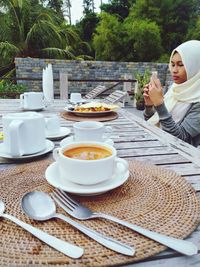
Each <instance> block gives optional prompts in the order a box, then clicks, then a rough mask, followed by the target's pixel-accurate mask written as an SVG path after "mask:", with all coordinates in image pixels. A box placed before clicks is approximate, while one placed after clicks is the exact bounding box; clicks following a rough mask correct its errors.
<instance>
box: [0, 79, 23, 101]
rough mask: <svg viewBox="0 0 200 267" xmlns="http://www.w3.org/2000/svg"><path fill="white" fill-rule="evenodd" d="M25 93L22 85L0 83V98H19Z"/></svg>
mask: <svg viewBox="0 0 200 267" xmlns="http://www.w3.org/2000/svg"><path fill="white" fill-rule="evenodd" d="M25 91H27V87H26V86H25V85H23V84H14V83H12V82H7V81H2V82H0V98H19V96H20V94H22V93H24V92H25Z"/></svg>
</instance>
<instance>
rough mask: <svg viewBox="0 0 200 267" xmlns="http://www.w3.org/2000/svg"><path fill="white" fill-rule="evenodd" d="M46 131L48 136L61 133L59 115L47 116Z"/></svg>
mask: <svg viewBox="0 0 200 267" xmlns="http://www.w3.org/2000/svg"><path fill="white" fill-rule="evenodd" d="M45 132H46V135H47V136H53V135H57V134H59V133H60V119H59V117H58V116H57V115H52V116H49V117H46V118H45Z"/></svg>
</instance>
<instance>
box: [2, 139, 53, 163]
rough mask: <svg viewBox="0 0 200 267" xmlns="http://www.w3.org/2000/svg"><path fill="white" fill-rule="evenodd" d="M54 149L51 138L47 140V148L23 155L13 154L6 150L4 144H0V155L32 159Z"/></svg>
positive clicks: (9, 157)
mask: <svg viewBox="0 0 200 267" xmlns="http://www.w3.org/2000/svg"><path fill="white" fill-rule="evenodd" d="M53 149H54V143H53V142H52V141H50V140H46V148H45V149H44V150H42V151H40V152H38V153H34V154H29V155H23V156H16V157H15V156H12V155H10V154H8V153H7V152H6V151H4V144H3V143H2V144H0V157H2V158H7V159H31V158H35V157H39V156H41V155H44V154H46V153H48V152H50V151H52V150H53Z"/></svg>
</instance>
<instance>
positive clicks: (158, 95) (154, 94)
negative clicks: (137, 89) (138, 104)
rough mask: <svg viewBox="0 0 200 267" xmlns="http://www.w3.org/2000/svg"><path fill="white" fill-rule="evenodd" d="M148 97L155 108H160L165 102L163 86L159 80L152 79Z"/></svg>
mask: <svg viewBox="0 0 200 267" xmlns="http://www.w3.org/2000/svg"><path fill="white" fill-rule="evenodd" d="M148 95H149V98H150V100H151V101H152V103H153V105H154V106H159V105H161V104H162V103H163V101H164V95H163V90H162V85H161V83H160V80H159V79H158V78H153V77H151V79H150V83H149V91H148Z"/></svg>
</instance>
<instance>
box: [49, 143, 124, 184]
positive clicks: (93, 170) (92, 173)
mask: <svg viewBox="0 0 200 267" xmlns="http://www.w3.org/2000/svg"><path fill="white" fill-rule="evenodd" d="M77 147H84V148H85V147H97V148H100V149H105V150H106V151H109V152H110V156H108V157H105V158H101V159H95V160H84V159H77V158H70V157H67V156H65V155H64V152H66V151H68V150H69V149H72V148H77ZM53 157H54V159H55V160H56V162H57V164H58V167H59V173H60V176H61V177H62V178H63V179H66V180H69V181H71V182H73V183H77V184H81V185H93V184H97V183H100V182H103V181H105V180H108V179H110V178H111V177H112V175H113V174H114V171H115V169H116V168H117V164H120V165H121V168H119V169H120V172H122V175H123V174H124V173H125V172H126V171H127V170H128V162H127V161H126V160H124V159H120V158H118V157H117V151H116V149H115V148H114V147H112V146H110V145H108V144H105V143H101V142H75V143H72V144H69V145H66V146H65V147H62V148H56V149H54V151H53Z"/></svg>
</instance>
